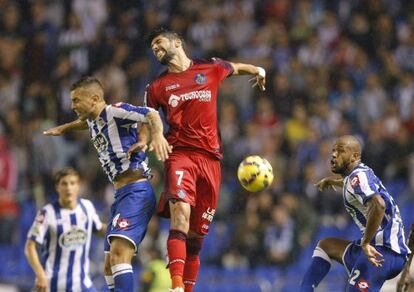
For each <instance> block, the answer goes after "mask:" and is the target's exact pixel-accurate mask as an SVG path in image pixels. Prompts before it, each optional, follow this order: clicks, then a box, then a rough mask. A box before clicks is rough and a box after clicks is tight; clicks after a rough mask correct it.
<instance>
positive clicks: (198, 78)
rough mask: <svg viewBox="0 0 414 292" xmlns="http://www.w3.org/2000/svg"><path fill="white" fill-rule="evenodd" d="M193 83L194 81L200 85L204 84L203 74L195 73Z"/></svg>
mask: <svg viewBox="0 0 414 292" xmlns="http://www.w3.org/2000/svg"><path fill="white" fill-rule="evenodd" d="M194 81H195V83H197V84H200V85H201V84H204V83H206V81H207V77H206V75H204V74H203V73H197V75H196V76H195V77H194Z"/></svg>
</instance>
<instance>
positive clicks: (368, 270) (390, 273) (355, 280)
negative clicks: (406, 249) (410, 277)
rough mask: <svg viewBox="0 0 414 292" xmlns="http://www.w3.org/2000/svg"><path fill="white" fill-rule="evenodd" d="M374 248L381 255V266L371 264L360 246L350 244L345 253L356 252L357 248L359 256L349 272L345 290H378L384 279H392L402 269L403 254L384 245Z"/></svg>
mask: <svg viewBox="0 0 414 292" xmlns="http://www.w3.org/2000/svg"><path fill="white" fill-rule="evenodd" d="M375 248H376V249H377V250H378V252H379V253H381V254H382V255H383V259H384V262H383V263H382V266H381V267H375V266H374V265H372V264H371V263H370V262H369V260H368V258H367V256H366V255H365V253H364V252H363V251H362V249H361V247H360V246H359V245H355V244H352V247H351V248H350V249H349V252H347V255H349V254H352V253H353V254H357V253H358V250H359V256H358V257H357V258H356V260H355V262H354V265H353V267H352V270H351V272H350V275H349V279H348V290H347V291H361V290H363V289H368V290H367V291H379V290H380V289H381V287H382V285H383V284H384V282H385V281H386V280H388V279H392V278H393V277H395V276H396V275H398V274H399V273H400V272H401V270H402V269H403V267H404V265H405V262H406V258H405V256H402V255H399V254H397V253H395V252H394V251H392V250H391V249H389V248H386V247H381V246H375ZM347 258H348V256H347ZM347 262H349V260H348V261H347Z"/></svg>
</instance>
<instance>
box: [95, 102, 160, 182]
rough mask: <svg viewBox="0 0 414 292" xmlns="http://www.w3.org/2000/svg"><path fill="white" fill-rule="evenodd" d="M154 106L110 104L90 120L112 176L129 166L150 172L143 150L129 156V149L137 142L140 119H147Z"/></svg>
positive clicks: (97, 145) (99, 153)
mask: <svg viewBox="0 0 414 292" xmlns="http://www.w3.org/2000/svg"><path fill="white" fill-rule="evenodd" d="M151 111H154V109H152V108H148V107H140V106H133V105H131V104H128V103H118V104H116V105H108V106H106V107H105V109H104V110H103V111H102V112H101V114H100V115H99V116H98V117H97V118H96V119H95V120H89V119H88V120H87V123H88V126H89V129H90V136H91V140H92V143H93V144H94V146H95V148H96V150H97V152H98V157H99V161H100V162H101V165H102V168H103V170H104V171H105V173H106V174H107V176H108V178H109V180H110V181H111V182H113V180H114V178H115V177H116V176H117V175H118V174H120V173H122V172H124V171H126V170H128V169H142V170H143V171H144V173H147V172H149V168H148V166H147V163H146V154H145V153H144V152H139V153H133V154H132V155H131V157H128V154H127V152H128V149H129V148H130V147H131V146H132V145H133V144H135V143H136V142H137V137H138V132H137V129H138V123H147V122H148V120H147V118H146V115H147V114H148V113H149V112H151Z"/></svg>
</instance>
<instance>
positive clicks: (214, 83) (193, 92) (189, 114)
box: [145, 58, 233, 159]
mask: <svg viewBox="0 0 414 292" xmlns="http://www.w3.org/2000/svg"><path fill="white" fill-rule="evenodd" d="M232 73H233V66H231V64H230V63H228V62H226V61H223V60H221V59H217V58H212V59H211V60H193V63H192V65H191V66H190V67H189V68H188V69H187V70H185V71H183V72H179V73H171V72H168V71H167V72H164V73H163V74H161V76H160V77H158V78H157V79H156V80H154V81H153V82H151V84H150V85H149V86H148V88H147V92H146V94H145V102H146V105H147V106H149V107H152V108H155V109H158V108H162V110H163V111H164V113H165V116H166V119H167V123H168V124H169V127H170V128H169V131H168V134H167V140H168V142H169V143H170V144H171V145H172V146H173V147H174V148H175V149H177V148H180V147H183V148H184V147H185V148H192V149H199V150H203V151H207V152H208V153H210V154H212V155H214V156H215V157H217V158H219V159H221V158H222V147H221V140H220V134H219V129H218V121H217V92H218V87H219V85H220V83H221V81H223V80H224V79H225V78H227V77H228V76H230V75H231V74H232Z"/></svg>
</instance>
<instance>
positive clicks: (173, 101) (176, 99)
mask: <svg viewBox="0 0 414 292" xmlns="http://www.w3.org/2000/svg"><path fill="white" fill-rule="evenodd" d="M180 99H181V97H179V96H176V95H174V94H171V96H170V98H169V99H168V104H169V105H170V106H172V107H176V106H177V105H178V102H179V101H180Z"/></svg>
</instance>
